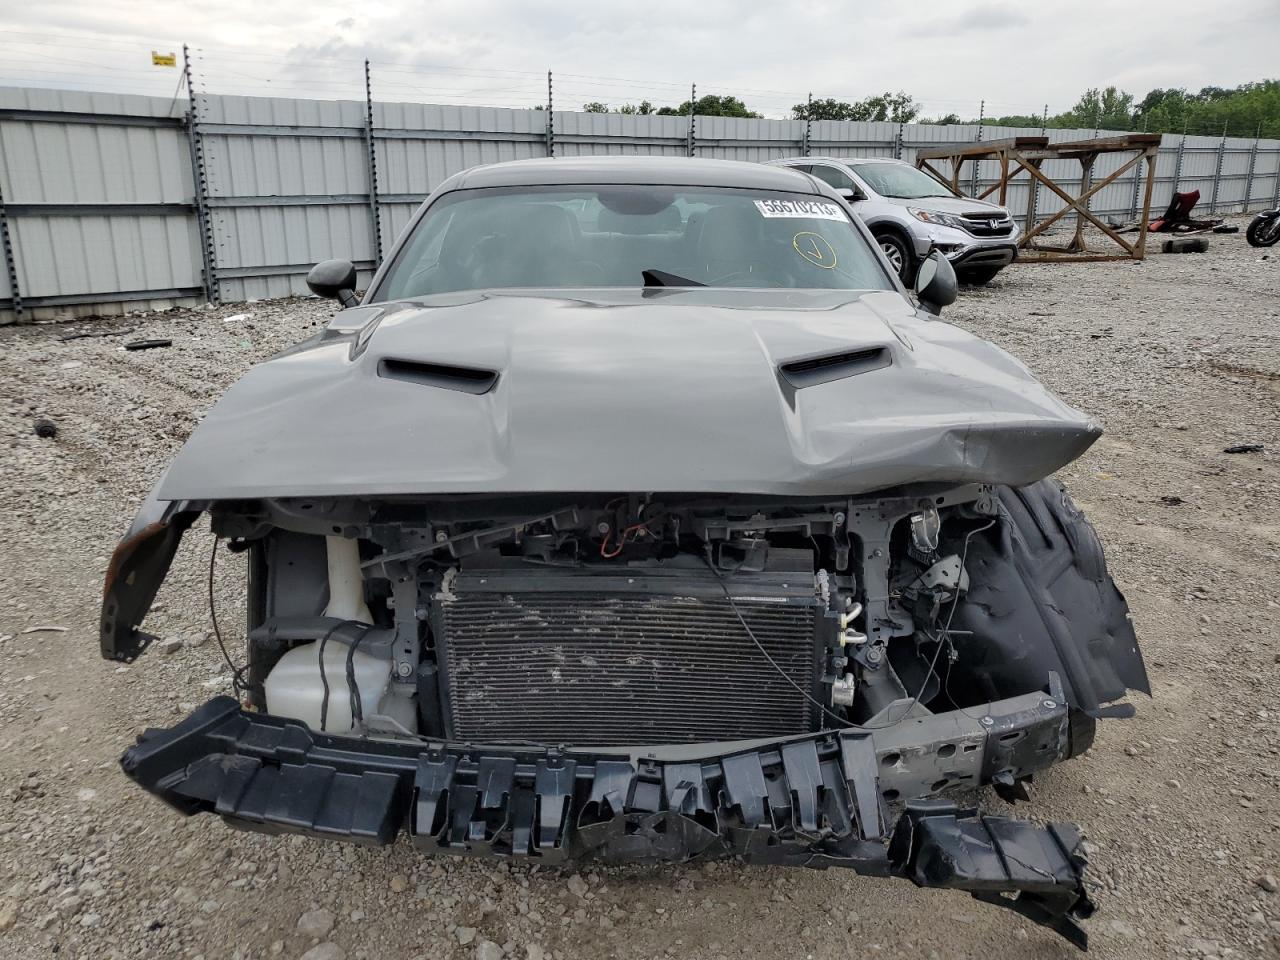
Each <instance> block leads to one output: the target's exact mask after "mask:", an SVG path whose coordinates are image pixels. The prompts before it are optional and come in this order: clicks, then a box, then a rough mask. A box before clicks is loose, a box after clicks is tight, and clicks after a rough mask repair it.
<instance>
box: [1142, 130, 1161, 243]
mask: <svg viewBox="0 0 1280 960" xmlns="http://www.w3.org/2000/svg"><path fill="white" fill-rule="evenodd" d="M1159 149H1160V148H1159V147H1148V148H1147V150H1146V152H1145V153H1144V154H1143V156H1144V157H1145V158H1146V160H1147V190H1146V194H1145V196H1143V198H1142V220H1141V221H1139V226H1138V253H1137V258H1138V259H1139V260H1145V259H1146V256H1147V227H1148V226H1150V224H1151V191H1152V189H1153V188H1154V187H1155V185H1156V158H1157V156H1158V151H1159Z"/></svg>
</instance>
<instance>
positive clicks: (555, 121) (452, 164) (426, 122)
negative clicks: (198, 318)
mask: <svg viewBox="0 0 1280 960" xmlns="http://www.w3.org/2000/svg"><path fill="white" fill-rule="evenodd" d="M188 110H189V103H188V101H187V100H186V99H182V100H172V101H171V100H166V99H164V98H159V97H141V96H129V95H120V94H94V93H80V92H74V91H65V90H37V89H28V88H0V245H2V246H3V251H0V252H2V253H3V260H4V264H3V267H4V269H3V270H0V323H6V322H13V321H14V320H15V319H19V320H21V319H38V318H40V317H45V316H51V315H57V314H79V315H91V314H101V313H112V312H119V311H121V310H123V309H137V308H139V307H160V306H167V305H170V304H173V303H195V302H201V301H204V300H206V299H215V300H221V301H227V302H235V301H242V300H253V299H259V298H263V297H276V296H286V295H289V294H299V293H305V292H306V285H305V282H304V278H305V275H306V271H307V270H308V269H309V267H310V266H311V264H313V263H315V262H316V261H318V260H323V259H327V258H330V257H343V258H347V259H350V260H352V261H353V262H354V263H355V264H356V265H357V267H358V268H359V269H360V270H361V272H362V280H363V279H367V277H368V275H369V272H370V271H371V270H372V268H373V266H374V265H375V263H376V262H377V260H378V258H379V256H380V254H381V252H382V251H385V250H387V249H388V248H389V247H390V245H391V243H392V241H393V240H394V239H395V236H396V235H397V234H398V233H399V232H400V230H401V229H403V227H404V226H405V224H406V223H407V222H408V220H409V218H410V216H411V215H412V212H413V210H414V208H415V207H416V206H417V205H418V204H419V203H421V201H422V199H423V198H424V197H425V196H426V195H427V193H429V192H430V191H431V190H432V189H433V188H435V187H436V186H438V185H439V184H440V183H441V182H442V181H443V180H444V179H445V178H446V177H448V176H450V175H452V174H454V173H457V172H458V171H459V170H464V169H466V168H467V167H471V166H474V165H476V164H480V163H493V162H495V161H499V160H514V159H519V158H523V157H542V156H546V155H547V154H548V153H549V152H550V153H553V154H554V155H556V156H581V155H603V154H662V155H667V156H683V155H686V154H690V153H692V154H693V155H695V156H699V157H718V158H724V159H731V160H749V161H765V160H772V159H776V158H778V157H785V156H796V155H799V154H803V153H808V154H810V155H814V156H819V155H827V156H842V157H859V156H897V157H901V158H902V159H904V160H913V159H914V157H915V150H916V148H917V147H919V146H924V145H931V144H935V143H939V142H970V141H973V140H976V139H978V138H979V137H981V139H984V140H994V139H1000V138H1004V137H1011V136H1017V135H1024V134H1037V133H1040V131H1039V130H1036V129H1022V128H1018V129H1015V128H1005V127H991V126H984V127H981V128H979V127H978V126H976V125H963V124H960V125H948V126H930V125H922V124H895V123H857V122H844V121H826V120H824V121H815V122H813V123H810V124H806V123H805V122H804V121H802V120H741V119H734V118H727V117H695V118H692V121H691V119H690V118H688V117H660V116H633V115H621V114H591V113H572V112H564V111H555V112H552V113H547V112H544V111H536V110H512V109H505V108H486V107H458V106H447V105H438V104H420V103H373V104H372V105H371V109H370V108H367V106H366V104H364V103H361V102H359V101H320V100H289V99H276V98H269V97H238V96H208V97H205V96H201V97H200V98H199V108H198V115H197V116H195V117H194V118H193V117H191V116H190V115H189V113H188ZM1096 133H1098V131H1093V130H1050V131H1048V134H1049V136H1050V138H1051V139H1052V140H1074V139H1082V138H1085V137H1091V136H1094V135H1095V134H1096ZM1101 134H1102V135H1106V134H1107V131H1101ZM1123 159H1124V158H1123V157H1119V156H1114V155H1112V156H1108V155H1103V156H1102V157H1100V158H1099V160H1098V163H1097V165H1096V168H1095V170H1094V178H1095V182H1096V180H1098V179H1101V178H1103V177H1105V176H1106V175H1107V174H1108V173H1109V172H1111V171H1112V170H1114V169H1115V168H1116V167H1117V166H1118V165H1119V164H1120V163H1122V162H1123ZM1054 163H1058V164H1061V166H1059V167H1057V168H1055V167H1054V166H1053V164H1054ZM984 166H989V167H990V169H982V170H979V172H978V177H977V180H976V182H973V183H971V184H970V185H971V187H972V186H974V185H976V186H977V188H978V189H981V188H982V187H983V186H985V185H986V184H989V183H990V182H991V180H990V179H988V175H990V176H994V175H995V173H996V171H995V169H994V166H995V165H994V163H993V162H988V163H987V164H985V165H984ZM1071 166H1072V165H1071V163H1070V162H1068V161H1051V162H1050V163H1049V164H1046V166H1045V172H1046V173H1048V174H1050V175H1051V176H1054V177H1061V178H1064V179H1067V180H1070V179H1071V178H1073V177H1074V178H1077V179H1078V177H1079V165H1078V164H1074V167H1075V169H1072V168H1071ZM1138 166H1139V167H1140V166H1141V165H1138ZM1156 173H1157V178H1158V179H1157V186H1156V192H1155V196H1154V198H1153V201H1152V203H1153V207H1154V208H1159V209H1163V207H1164V206H1165V205H1166V204H1167V203H1168V201H1169V198H1170V196H1171V194H1172V193H1173V189H1174V185H1175V184H1177V185H1178V186H1179V189H1182V190H1191V189H1198V190H1200V192H1201V196H1202V201H1201V203H1202V207H1201V208H1199V209H1205V210H1207V211H1208V212H1216V213H1228V212H1239V211H1241V210H1249V209H1255V208H1261V207H1267V206H1273V205H1276V203H1277V200H1278V198H1280V141H1276V140H1241V139H1227V138H1214V137H1194V136H1192V137H1180V136H1177V135H1173V136H1166V137H1165V143H1164V146H1163V147H1162V149H1161V152H1160V156H1159V162H1158V164H1157V168H1156ZM1139 178H1140V173H1139V172H1138V171H1135V175H1134V176H1132V177H1130V176H1129V175H1127V174H1126V175H1125V176H1124V177H1122V178H1121V179H1120V180H1118V181H1117V182H1116V183H1113V184H1111V185H1110V186H1108V187H1106V188H1105V189H1104V190H1102V191H1100V192H1099V193H1098V194H1097V195H1096V196H1095V197H1094V199H1093V201H1092V203H1091V207H1092V209H1093V210H1094V212H1096V213H1099V214H1107V215H1112V216H1119V217H1122V218H1132V217H1133V216H1134V215H1135V212H1136V211H1137V210H1138V208H1139V206H1138V205H1139V203H1140V195H1139V189H1138V187H1139V183H1140V179H1139ZM371 183H372V184H375V186H374V187H373V188H371ZM1026 189H1027V187H1026V186H1025V185H1022V184H1015V186H1014V187H1013V189H1011V192H1010V196H1009V197H1008V201H1007V202H1008V206H1009V207H1010V209H1011V210H1013V211H1014V212H1015V215H1016V214H1017V213H1018V212H1019V211H1022V210H1025V208H1026V194H1025V192H1023V191H1025V190H1026ZM1060 206H1061V201H1059V200H1058V198H1056V197H1053V196H1049V195H1047V192H1046V193H1045V194H1042V196H1041V200H1040V202H1039V204H1038V206H1037V211H1038V215H1039V216H1041V217H1045V216H1048V215H1050V214H1052V213H1054V212H1056V211H1057V210H1058V209H1060ZM15 285H16V290H15Z"/></svg>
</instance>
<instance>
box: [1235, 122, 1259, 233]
mask: <svg viewBox="0 0 1280 960" xmlns="http://www.w3.org/2000/svg"><path fill="white" fill-rule="evenodd" d="M1261 139H1262V124H1258V135H1257V136H1256V137H1254V138H1253V146H1252V147H1250V148H1249V172H1248V173H1247V174H1245V178H1244V203H1243V205H1241V207H1240V212H1241V213H1246V212H1248V210H1249V203H1250V202H1251V201H1252V200H1253V168H1254V166H1255V165H1256V164H1257V162H1258V141H1259V140H1261Z"/></svg>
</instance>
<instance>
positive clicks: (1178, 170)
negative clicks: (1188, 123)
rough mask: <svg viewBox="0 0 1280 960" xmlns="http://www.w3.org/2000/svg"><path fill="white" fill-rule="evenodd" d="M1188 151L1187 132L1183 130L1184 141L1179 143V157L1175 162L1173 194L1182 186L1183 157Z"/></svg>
mask: <svg viewBox="0 0 1280 960" xmlns="http://www.w3.org/2000/svg"><path fill="white" fill-rule="evenodd" d="M1186 149H1187V130H1186V128H1185V127H1184V128H1183V130H1182V139H1181V140H1179V141H1178V155H1177V157H1176V158H1175V159H1174V161H1173V192H1174V193H1177V192H1178V188H1179V187H1180V186H1182V155H1183V153H1184V152H1185V151H1186Z"/></svg>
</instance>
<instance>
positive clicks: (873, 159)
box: [808, 157, 911, 167]
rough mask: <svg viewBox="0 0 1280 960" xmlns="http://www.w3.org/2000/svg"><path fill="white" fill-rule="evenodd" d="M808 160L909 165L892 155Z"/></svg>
mask: <svg viewBox="0 0 1280 960" xmlns="http://www.w3.org/2000/svg"><path fill="white" fill-rule="evenodd" d="M808 159H810V160H827V161H829V162H831V163H898V164H902V165H903V166H907V167H909V166H911V164H909V163H907V161H905V160H898V159H895V158H894V157H809V158H808Z"/></svg>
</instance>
